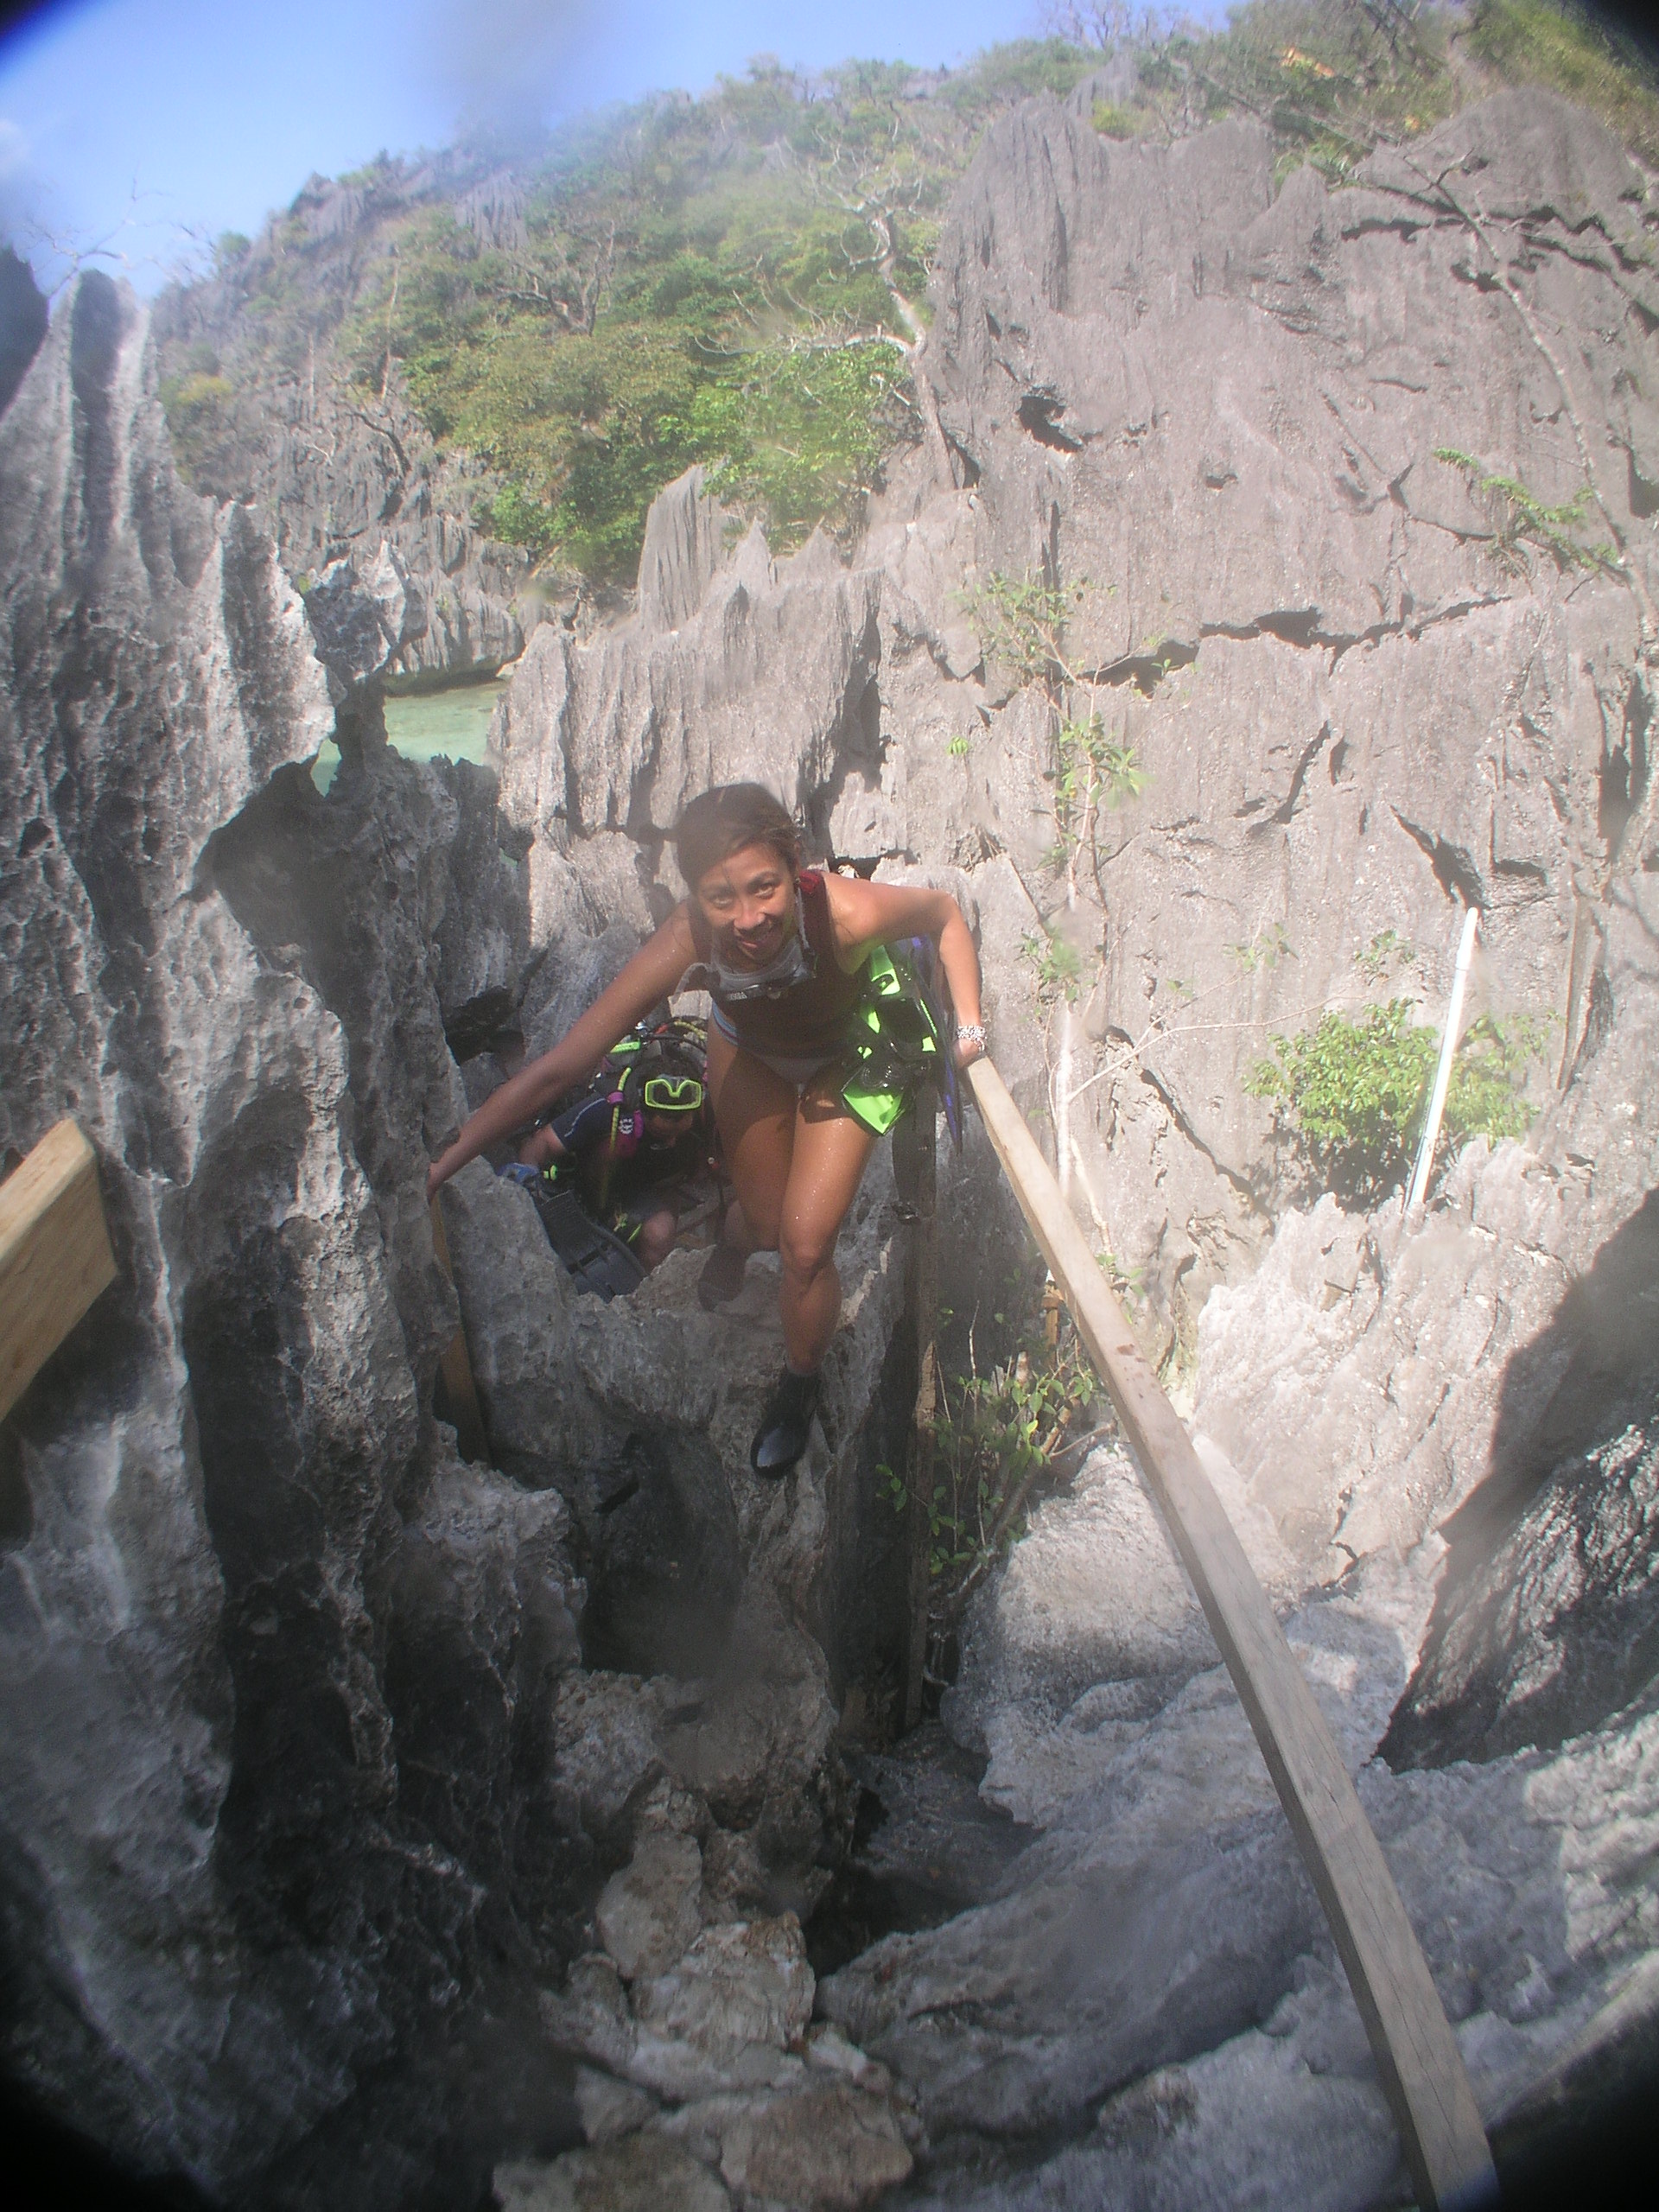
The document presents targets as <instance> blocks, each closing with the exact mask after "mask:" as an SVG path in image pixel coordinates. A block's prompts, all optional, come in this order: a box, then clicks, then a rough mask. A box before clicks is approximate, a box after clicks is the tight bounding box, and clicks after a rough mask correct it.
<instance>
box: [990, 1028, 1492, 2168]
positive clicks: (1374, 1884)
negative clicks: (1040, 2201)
mask: <svg viewBox="0 0 1659 2212" xmlns="http://www.w3.org/2000/svg"><path fill="white" fill-rule="evenodd" d="M968 1073H969V1082H970V1083H971V1084H972V1085H973V1090H974V1096H975V1097H976V1099H977V1101H978V1103H979V1109H980V1112H981V1114H982V1116H983V1117H984V1122H985V1127H986V1128H987V1130H988V1132H989V1135H990V1139H991V1142H992V1144H993V1145H994V1146H995V1148H996V1154H997V1157H998V1159H999V1160H1001V1163H1002V1166H1003V1169H1004V1171H1005V1172H1006V1173H1007V1178H1008V1180H1009V1182H1010V1183H1011V1184H1012V1185H1013V1186H1014V1196H1015V1197H1016V1198H1018V1199H1019V1201H1020V1209H1021V1211H1023V1212H1024V1214H1025V1217H1026V1219H1027V1221H1028V1222H1029V1223H1030V1224H1031V1228H1032V1231H1033V1235H1034V1236H1036V1239H1037V1242H1038V1243H1039V1245H1040V1246H1041V1247H1042V1249H1043V1253H1044V1255H1045V1257H1046V1259H1047V1262H1048V1264H1049V1268H1050V1270H1051V1272H1052V1274H1053V1276H1054V1280H1055V1281H1056V1282H1057V1283H1058V1285H1059V1286H1060V1288H1061V1290H1062V1291H1063V1292H1064V1293H1065V1299H1066V1302H1067V1303H1068V1305H1069V1306H1071V1316H1072V1319H1073V1320H1074V1322H1075V1323H1076V1325H1077V1332H1078V1334H1079V1335H1080V1336H1081V1337H1082V1338H1083V1341H1084V1344H1086V1346H1087V1347H1088V1350H1089V1355H1090V1358H1091V1359H1092V1360H1093V1362H1094V1363H1095V1366H1096V1370H1097V1371H1098V1373H1099V1375H1100V1377H1101V1380H1102V1381H1103V1383H1105V1385H1106V1388H1107V1389H1108V1390H1109V1393H1110V1394H1111V1398H1112V1402H1113V1404H1114V1405H1115V1406H1116V1408H1117V1416H1118V1420H1119V1421H1120V1422H1121V1423H1122V1429H1123V1433H1124V1435H1125V1436H1126V1437H1127V1438H1128V1441H1129V1443H1130V1445H1131V1446H1133V1447H1134V1450H1135V1457H1136V1459H1138V1460H1139V1462H1140V1465H1141V1471H1142V1473H1143V1475H1144V1476H1145V1478H1146V1480H1147V1484H1148V1486H1149V1487H1150V1489H1151V1491H1152V1494H1153V1496H1154V1498H1155V1499H1156V1501H1157V1503H1158V1506H1159V1509H1160V1511H1161V1513H1162V1515H1163V1517H1164V1522H1165V1525H1166V1528H1167V1529H1168V1530H1169V1534H1170V1535H1171V1537H1172V1539H1173V1542H1174V1545H1175V1548H1176V1550H1177V1551H1178V1552H1179V1554H1180V1556H1181V1560H1182V1562H1183V1564H1184V1565H1185V1568H1186V1571H1187V1573H1188V1574H1190V1575H1191V1576H1192V1586H1193V1588H1194V1589H1195V1590H1196V1591H1197V1592H1198V1601H1199V1603H1200V1604H1201V1605H1203V1607H1204V1611H1205V1617H1206V1618H1207V1619H1208V1621H1209V1623H1210V1626H1211V1631H1212V1632H1213V1634H1214V1636H1215V1639H1216V1642H1217V1643H1218V1644H1219V1645H1220V1647H1221V1654H1222V1656H1223V1658H1224V1660H1225V1661H1226V1662H1227V1669H1228V1672H1229V1673H1230V1675H1231V1676H1232V1678H1233V1683H1234V1686H1235V1688H1236V1689H1237V1691H1238V1694H1239V1697H1240V1699H1241V1700H1243V1707H1244V1710H1245V1712H1246V1713H1248V1715H1249V1721H1250V1726H1251V1727H1252V1728H1253V1729H1254V1730H1255V1739H1256V1742H1257V1743H1258V1744H1259V1745H1260V1746H1261V1748H1262V1757H1263V1758H1265V1759H1266V1761H1267V1763H1268V1772H1269V1773H1270V1774H1271V1775H1272V1777H1273V1780H1274V1787H1275V1788H1276V1789H1277V1790H1278V1792H1279V1798H1280V1802H1281V1804H1282V1805H1283V1806H1284V1808H1285V1812H1286V1814H1287V1817H1288V1819H1289V1821H1290V1825H1291V1827H1292V1830H1293V1831H1294V1834H1295V1837H1296V1840H1297V1843H1298V1845H1299V1846H1300V1849H1301V1853H1302V1858H1303V1860H1304V1862H1305V1864H1306V1867H1307V1871H1308V1872H1309V1873H1310V1874H1311V1875H1312V1877H1313V1885H1314V1887H1315V1889H1316V1890H1317V1891H1319V1902H1320V1903H1321V1904H1323V1906H1324V1907H1325V1917H1326V1918H1327V1919H1328V1920H1329V1922H1330V1923H1331V1932H1332V1936H1334V1937H1335V1938H1336V1944H1337V1949H1338V1953H1339V1954H1340V1955H1341V1958H1342V1962H1343V1965H1344V1967H1345V1968H1346V1969H1347V1974H1348V1980H1349V1983H1350V1986H1351V1988H1352V1990H1353V1993H1354V1999H1355V2001H1356V2003H1357V2005H1358V2006H1359V2012H1360V2017H1361V2018H1362V2019H1363V2021H1364V2023H1365V2032H1366V2034H1367V2035H1368V2036H1369V2037H1370V2044H1371V2050H1372V2051H1373V2053H1374V2054H1375V2056H1376V2064H1377V2069H1378V2071H1379V2073H1380V2074H1381V2075H1382V2077H1383V2088H1384V2090H1385V2091H1386V2092H1387V2094H1388V2099H1389V2105H1390V2107H1392V2109H1393V2113H1394V2117H1395V2125H1396V2126H1398V2128H1399V2131H1400V2139H1401V2145H1402V2149H1403V2150H1404V2152H1405V2157H1406V2163H1407V2164H1408V2167H1409V2168H1410V2171H1411V2177H1412V2180H1413V2182H1414V2183H1415V2185H1416V2189H1417V2194H1418V2198H1419V2202H1421V2205H1423V2206H1424V2207H1425V2208H1440V2212H1452V2209H1453V2208H1456V2212H1465V2208H1471V2207H1473V2206H1476V2205H1482V2204H1487V2203H1491V2202H1496V2199H1497V2174H1496V2171H1494V2168H1493V2165H1492V2158H1491V2151H1490V2150H1489V2149H1488V2147H1487V2143H1486V2136H1485V2132H1484V2129H1483V2127H1482V2126H1481V2120H1480V2112H1479V2108H1478V2106H1477V2105H1476V2103H1475V2099H1474V2093H1473V2091H1472V2090H1471V2088H1470V2087H1469V2078H1468V2075H1466V2074H1465V2071H1464V2066H1463V2060H1462V2057H1461V2055H1460V2054H1459V2050H1458V2045H1457V2039H1456V2037H1454V2036H1453V2034H1452V2027H1451V2024H1450V2022H1449V2021H1448V2020H1447V2018H1446V2012H1445V2009H1444V2008H1443V2006H1442V2005H1441V2004H1440V1997H1439V1995H1438V1993H1436V1991H1435V1987H1434V1984H1433V1980H1432V1979H1431V1978H1430V1975H1429V1971H1428V1965H1427V1961H1426V1960H1425V1959H1424V1957H1423V1954H1422V1950H1421V1947H1420V1945H1419V1943H1418V1942H1417V1937H1416V1935H1415V1933H1414V1930H1413V1928H1412V1925H1411V1922H1410V1920H1409V1919H1408V1916H1407V1913H1406V1909H1405V1906H1404V1904H1403V1903H1402V1900H1401V1897H1400V1892H1399V1891H1398V1889H1397V1888H1396V1887H1395V1880H1394V1877H1393V1875H1392V1874H1391V1873H1390V1872H1389V1865H1388V1861H1387V1860H1386V1859H1384V1857H1383V1847H1382V1846H1381V1845H1380V1844H1379V1843H1378V1841H1377V1840H1376V1835H1375V1834H1374V1833H1373V1831H1372V1829H1371V1827H1370V1822H1369V1821H1367V1820H1366V1818H1365V1815H1364V1813H1363V1810H1362V1809H1361V1807H1360V1802H1359V1799H1358V1797H1357V1795H1356V1794H1355V1790H1354V1785H1353V1783H1351V1781H1350V1779H1349V1777H1348V1770H1347V1768H1346V1767H1345V1766H1344V1764H1343V1759H1342V1754H1341V1753H1340V1751H1338V1749H1337V1745H1336V1743H1335V1741H1334V1740H1333V1738H1332V1734H1331V1732H1330V1730H1329V1729H1328V1728H1327V1727H1326V1726H1325V1719H1324V1716H1323V1714H1322V1713H1320V1711H1319V1707H1318V1706H1317V1705H1316V1704H1315V1703H1314V1701H1313V1693H1312V1691H1311V1690H1310V1689H1309V1688H1308V1687H1307V1683H1306V1679H1305V1678H1304V1676H1303V1675H1302V1672H1301V1669H1300V1668H1299V1667H1298V1666H1297V1664H1296V1662H1295V1659H1294V1657H1293V1656H1292V1654H1291V1649H1290V1646H1289V1645H1288V1644H1287V1643H1286V1641H1285V1637H1284V1632H1283V1630H1281V1628H1280V1626H1279V1623H1278V1621H1277V1619H1276V1618H1274V1611H1273V1608H1272V1606H1271V1605H1269V1604H1268V1598H1267V1593H1266V1592H1265V1591H1264V1590H1263V1589H1262V1586H1261V1584H1260V1583H1259V1582H1258V1581H1257V1580H1256V1579H1255V1573H1253V1572H1252V1570H1251V1567H1250V1563H1249V1560H1247V1559H1246V1558H1245V1556H1244V1549H1243V1545H1242V1544H1241V1543H1240V1542H1239V1541H1238V1537H1237V1535H1236V1534H1235V1532H1234V1529H1233V1526H1232V1523H1231V1522H1230V1521H1229V1520H1228V1518H1227V1516H1226V1513H1225V1511H1224V1510H1223V1507H1222V1503H1221V1501H1220V1499H1219V1498H1218V1497H1217V1496H1216V1493H1215V1491H1214V1489H1213V1488H1212V1487H1211V1483H1210V1479H1209V1477H1208V1476H1207V1475H1206V1474H1205V1471H1204V1468H1203V1466H1202V1465H1200V1463H1199V1459H1198V1453H1197V1452H1196V1451H1195V1450H1194V1449H1193V1446H1192V1439H1191V1438H1190V1437H1189V1436H1188V1434H1187V1433H1186V1431H1185V1428H1184V1427H1182V1425H1181V1422H1180V1420H1179V1416H1178V1415H1177V1414H1176V1412H1175V1408H1173V1406H1172V1405H1171V1404H1170V1402H1169V1400H1168V1399H1167V1398H1166V1396H1165V1395H1164V1393H1163V1391H1162V1390H1161V1389H1160V1388H1159V1386H1158V1382H1157V1378H1156V1377H1155V1376H1154V1374H1153V1371H1152V1370H1151V1368H1150V1367H1149V1366H1148V1364H1147V1361H1146V1359H1145V1357H1144V1356H1143V1355H1142V1353H1141V1350H1140V1347H1139V1346H1138V1345H1137V1344H1136V1343H1135V1338H1134V1337H1133V1336H1132V1335H1131V1334H1130V1332H1129V1327H1128V1323H1127V1322H1126V1321H1125V1319H1124V1318H1123V1313H1122V1308H1121V1307H1120V1306H1119V1305H1118V1303H1117V1300H1116V1299H1115V1298H1114V1297H1113V1296H1112V1294H1111V1292H1110V1291H1109V1289H1108V1288H1107V1287H1106V1284H1105V1282H1104V1281H1103V1279H1102V1275H1101V1271H1100V1268H1099V1267H1098V1266H1097V1265H1096V1262H1095V1258H1094V1255H1093V1254H1092V1253H1091V1252H1090V1249H1089V1246H1088V1244H1087V1243H1086V1242H1085V1241H1084V1236H1083V1232H1082V1231H1081V1230H1079V1229H1078V1227H1077V1223H1076V1222H1075V1221H1074V1220H1073V1218H1072V1217H1071V1209H1070V1208H1069V1207H1068V1206H1067V1205H1066V1203H1065V1199H1064V1198H1063V1197H1062V1196H1061V1193H1060V1189H1059V1185H1058V1183H1057V1182H1056V1181H1055V1179H1054V1176H1053V1173H1052V1171H1051V1169H1050V1167H1049V1165H1048V1162H1047V1161H1046V1160H1045V1159H1044V1158H1043V1155H1042V1154H1041V1152H1040V1151H1039V1149H1038V1147H1037V1143H1036V1140H1035V1139H1034V1138H1033V1135H1032V1134H1031V1131H1030V1130H1029V1129H1028V1128H1027V1126H1026V1123H1025V1120H1024V1117H1023V1116H1022V1115H1021V1114H1020V1109H1019V1108H1018V1107H1017V1106H1016V1105H1015V1104H1014V1100H1013V1099H1012V1098H1011V1097H1010V1096H1009V1095H1008V1090H1007V1084H1005V1083H1004V1082H1003V1080H1002V1078H1001V1076H1000V1075H999V1074H998V1073H997V1071H996V1070H995V1068H994V1067H993V1066H992V1065H991V1064H990V1062H989V1061H988V1060H978V1061H976V1062H975V1064H974V1065H973V1066H972V1067H971V1068H970V1069H969V1071H968Z"/></svg>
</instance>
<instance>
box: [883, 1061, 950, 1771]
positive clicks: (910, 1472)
mask: <svg viewBox="0 0 1659 2212" xmlns="http://www.w3.org/2000/svg"><path fill="white" fill-rule="evenodd" d="M937 1116H938V1099H937V1098H936V1097H935V1096H934V1093H933V1090H932V1089H931V1086H927V1087H925V1088H924V1089H923V1090H922V1092H921V1094H920V1096H918V1098H917V1100H916V1103H915V1104H914V1106H912V1109H911V1111H910V1114H909V1116H907V1117H906V1121H905V1122H902V1123H901V1124H900V1128H899V1135H901V1136H902V1137H903V1139H904V1148H903V1151H902V1152H899V1151H895V1154H894V1159H893V1166H894V1169H895V1171H898V1170H899V1168H900V1166H902V1167H903V1170H904V1172H903V1173H902V1175H901V1176H898V1175H896V1179H898V1180H899V1183H900V1185H901V1195H902V1196H904V1197H906V1198H908V1199H909V1201H910V1203H911V1204H912V1205H913V1207H914V1209H915V1218H914V1220H913V1222H912V1225H911V1231H910V1249H909V1251H908V1253H907V1255H906V1267H905V1310H906V1315H907V1317H908V1318H909V1320H910V1323H911V1326H912V1332H913V1340H914V1343H915V1347H916V1400H915V1403H914V1405H913V1407H912V1411H911V1422H910V1439H909V1446H908V1449H907V1452H906V1463H905V1486H906V1490H907V1491H908V1492H909V1508H908V1518H907V1521H906V1530H905V1534H906V1572H905V1637H904V1681H903V1684H902V1696H901V1700H900V1704H901V1712H900V1719H901V1722H902V1725H903V1726H904V1727H905V1728H906V1729H911V1728H913V1727H915V1726H916V1725H917V1723H918V1721H919V1720H920V1719H921V1717H922V1699H923V1694H924V1692H925V1687H926V1676H927V1640H928V1631H929V1626H930V1620H929V1614H930V1607H931V1599H932V1595H933V1590H932V1576H931V1573H930V1572H929V1563H930V1561H931V1558H932V1553H933V1467H934V1433H935V1430H936V1428H937V1426H938V1350H937V1345H936V1342H935V1339H936V1338H937V1337H938V1326H939V1220H938V1122H937V1118H936V1117H937ZM895 1142H897V1140H895Z"/></svg>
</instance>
